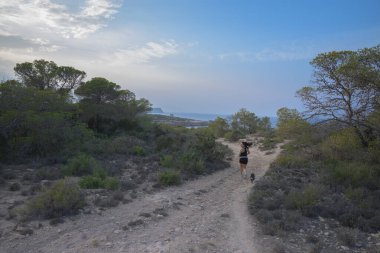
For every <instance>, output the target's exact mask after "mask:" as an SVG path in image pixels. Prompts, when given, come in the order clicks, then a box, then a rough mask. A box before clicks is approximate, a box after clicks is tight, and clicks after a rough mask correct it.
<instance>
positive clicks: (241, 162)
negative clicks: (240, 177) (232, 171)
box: [239, 158, 248, 164]
mask: <svg viewBox="0 0 380 253" xmlns="http://www.w3.org/2000/svg"><path fill="white" fill-rule="evenodd" d="M239 163H240V164H247V163H248V158H240V159H239Z"/></svg>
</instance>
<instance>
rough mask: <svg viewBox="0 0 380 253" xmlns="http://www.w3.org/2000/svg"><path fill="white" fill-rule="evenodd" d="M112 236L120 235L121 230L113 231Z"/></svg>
mask: <svg viewBox="0 0 380 253" xmlns="http://www.w3.org/2000/svg"><path fill="white" fill-rule="evenodd" d="M113 233H114V234H120V233H121V230H119V229H117V230H115V231H113Z"/></svg>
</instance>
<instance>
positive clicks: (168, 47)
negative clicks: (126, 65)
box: [112, 40, 178, 63]
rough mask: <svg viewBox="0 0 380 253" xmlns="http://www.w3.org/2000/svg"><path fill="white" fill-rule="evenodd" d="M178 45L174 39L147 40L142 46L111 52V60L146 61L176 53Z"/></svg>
mask: <svg viewBox="0 0 380 253" xmlns="http://www.w3.org/2000/svg"><path fill="white" fill-rule="evenodd" d="M177 48H178V45H177V44H176V43H175V41H173V40H171V41H166V42H162V43H157V42H148V43H146V44H145V46H144V47H140V48H136V49H121V50H119V51H118V52H116V53H114V54H113V57H112V58H113V61H114V60H115V59H116V61H118V62H130V63H147V62H149V61H151V60H152V59H155V58H156V59H159V58H163V57H165V56H169V55H175V54H177V53H178V50H177Z"/></svg>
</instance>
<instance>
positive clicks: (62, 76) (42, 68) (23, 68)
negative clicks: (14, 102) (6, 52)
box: [14, 60, 86, 92]
mask: <svg viewBox="0 0 380 253" xmlns="http://www.w3.org/2000/svg"><path fill="white" fill-rule="evenodd" d="M14 71H15V73H16V76H17V77H18V79H19V80H20V81H21V83H23V84H24V85H25V86H27V87H34V88H37V89H40V90H45V89H54V90H58V91H60V92H69V91H71V90H73V89H75V88H77V87H78V86H79V85H80V84H81V83H82V81H83V79H84V78H85V77H86V73H85V72H84V71H81V70H77V69H75V68H73V67H69V66H58V65H57V64H56V63H55V62H53V61H46V60H35V61H33V62H24V63H17V64H16V67H14Z"/></svg>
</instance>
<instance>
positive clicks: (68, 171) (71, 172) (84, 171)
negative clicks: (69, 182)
mask: <svg viewBox="0 0 380 253" xmlns="http://www.w3.org/2000/svg"><path fill="white" fill-rule="evenodd" d="M99 168H100V165H99V163H98V162H97V161H96V160H95V159H94V158H93V157H92V156H89V155H86V154H79V155H77V156H75V157H73V158H71V159H69V161H68V163H67V164H66V165H65V166H64V167H63V168H62V171H63V174H64V175H65V176H84V175H89V174H92V173H93V171H94V170H97V169H99Z"/></svg>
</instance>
